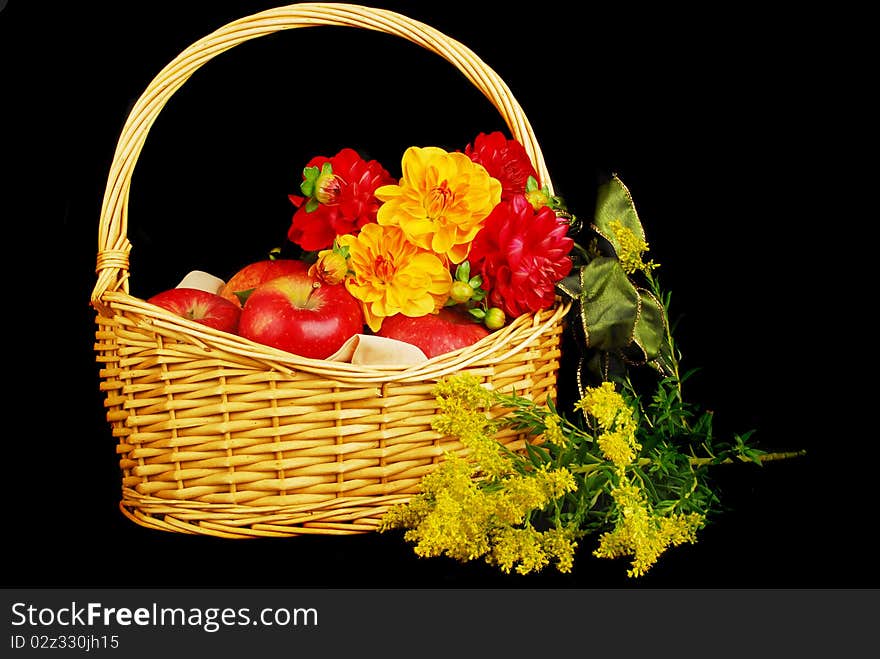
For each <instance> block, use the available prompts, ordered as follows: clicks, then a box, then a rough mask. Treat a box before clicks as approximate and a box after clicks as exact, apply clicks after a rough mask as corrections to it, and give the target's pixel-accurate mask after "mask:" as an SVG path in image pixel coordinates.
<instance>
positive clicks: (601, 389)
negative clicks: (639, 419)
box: [574, 382, 629, 428]
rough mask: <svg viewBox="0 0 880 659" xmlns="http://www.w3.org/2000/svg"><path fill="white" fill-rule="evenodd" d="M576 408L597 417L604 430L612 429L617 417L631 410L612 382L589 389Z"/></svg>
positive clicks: (576, 404)
mask: <svg viewBox="0 0 880 659" xmlns="http://www.w3.org/2000/svg"><path fill="white" fill-rule="evenodd" d="M574 408H575V409H576V410H583V411H584V412H586V413H587V414H589V415H590V416H592V417H595V419H596V421H598V422H599V425H600V426H601V427H602V428H611V426H613V425H614V420H615V419H616V418H617V415H618V414H620V413H621V412H624V413H625V412H626V411H627V410H628V409H629V408H627V406H626V401H624V400H623V396H621V395H620V394H619V393H618V392H617V390H616V389H615V388H614V385H613V384H612V383H610V382H603V383H602V384H600V385H599V386H598V387H588V388H587V389H586V391H585V392H584V397H583V398H581V399H580V400H579V401H578V402H577V403H575V406H574Z"/></svg>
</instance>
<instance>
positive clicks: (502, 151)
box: [464, 131, 540, 200]
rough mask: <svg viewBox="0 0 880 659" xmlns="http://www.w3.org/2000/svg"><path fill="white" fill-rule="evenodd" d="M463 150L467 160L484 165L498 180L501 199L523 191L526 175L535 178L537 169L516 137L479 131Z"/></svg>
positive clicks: (526, 179) (496, 132)
mask: <svg viewBox="0 0 880 659" xmlns="http://www.w3.org/2000/svg"><path fill="white" fill-rule="evenodd" d="M464 152H465V154H466V155H467V156H468V157H469V158H470V159H471V160H473V161H474V162H477V163H480V164H481V165H482V166H483V167H485V168H486V171H487V172H489V176H491V177H493V178H496V179H498V180H499V181H501V199H502V200H507V199H510V198H511V197H513V196H514V195H517V194H523V193H524V192H525V191H526V181H528V179H529V176H534V177H535V180H538V173H537V172H536V171H535V167H534V166H533V165H532V161H531V160H529V156H528V154H526V150H525V147H523V145H522V144H520V143H519V142H517V141H516V140H509V139H507V138H506V137H505V136H504V134H503V133H501V132H499V131H495V132H494V133H489V134H488V135H487V134H485V133H480V134H479V135H477V139H475V140H474V144H473V146H471V145H470V144H468V145H467V147H465V150H464ZM538 182H539V183H540V181H538Z"/></svg>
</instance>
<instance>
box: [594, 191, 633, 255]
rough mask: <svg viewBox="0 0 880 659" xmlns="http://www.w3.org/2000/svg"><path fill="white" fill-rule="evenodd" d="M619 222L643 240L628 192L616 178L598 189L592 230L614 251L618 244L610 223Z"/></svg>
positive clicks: (617, 249) (618, 248)
mask: <svg viewBox="0 0 880 659" xmlns="http://www.w3.org/2000/svg"><path fill="white" fill-rule="evenodd" d="M615 220H617V221H619V222H620V223H621V224H622V225H623V226H624V227H626V228H627V229H629V230H631V231H632V232H633V233H634V234H635V235H636V237H638V238H641V239H642V240H644V239H645V230H644V228H642V222H641V220H639V215H638V213H637V212H636V206H635V203H633V200H632V196H631V195H630V193H629V190H628V189H627V188H626V186H625V185H624V184H623V181H621V180H620V179H619V178H617V176H614V177H613V178H612V179H611V180H610V181H609V182H608V183H606V184H605V185H603V186H602V187H600V188H599V191H598V194H597V198H596V215H595V218H594V220H593V228H594V229H595V230H596V231H597V232H598V233H599V234H600V235H601V236H602V237H603V238H605V240H607V241H608V242H609V243H611V246H612V247H614V251H615V252H617V251H619V250H620V243H619V242H618V241H617V239H616V238H615V237H614V231H613V230H612V229H611V223H612V222H614V221H615Z"/></svg>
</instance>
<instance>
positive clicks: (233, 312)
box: [147, 288, 241, 334]
mask: <svg viewBox="0 0 880 659" xmlns="http://www.w3.org/2000/svg"><path fill="white" fill-rule="evenodd" d="M147 302H150V303H151V304H155V305H156V306H157V307H162V308H163V309H166V310H168V311H170V312H172V313H176V314H177V315H178V316H182V317H184V318H189V319H190V320H194V321H196V322H198V323H201V324H202V325H207V326H208V327H213V328H214V329H218V330H222V331H224V332H229V333H230V334H235V333H236V331H237V330H238V320H239V317H240V316H241V309H239V308H238V307H237V306H235V305H234V304H233V303H232V302H230V301H229V300H227V299H225V298H223V297H220V296H219V295H217V294H216V293H209V292H208V291H202V290H199V289H197V288H172V289H169V290H167V291H162V292H161V293H157V294H156V295H154V296H153V297H151V298H150V299H149V300H147Z"/></svg>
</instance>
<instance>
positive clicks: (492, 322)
mask: <svg viewBox="0 0 880 659" xmlns="http://www.w3.org/2000/svg"><path fill="white" fill-rule="evenodd" d="M506 321H507V318H505V316H504V312H503V311H502V310H501V309H499V308H498V307H492V308H491V309H489V310H488V311H486V316H485V317H484V318H483V322H484V323H485V325H486V327H487V328H488V329H490V330H493V331H494V330H497V329H501V328H502V327H504V323H505V322H506Z"/></svg>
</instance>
